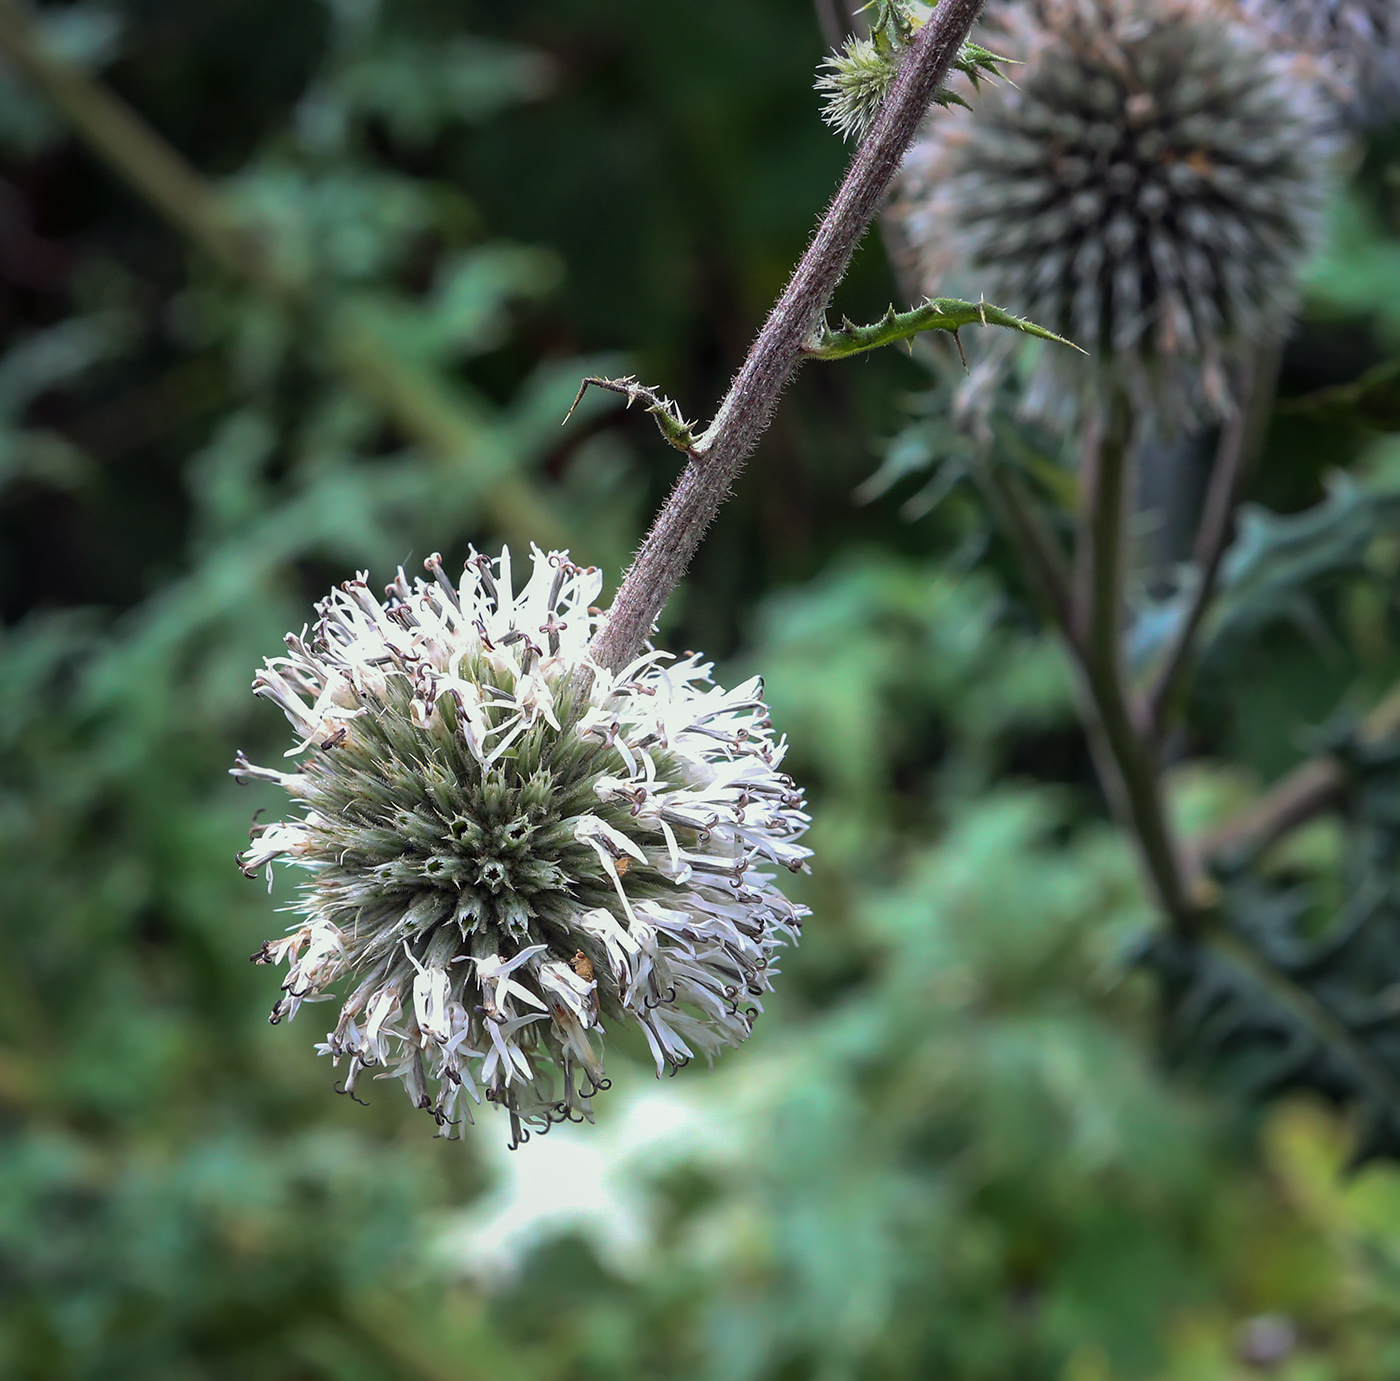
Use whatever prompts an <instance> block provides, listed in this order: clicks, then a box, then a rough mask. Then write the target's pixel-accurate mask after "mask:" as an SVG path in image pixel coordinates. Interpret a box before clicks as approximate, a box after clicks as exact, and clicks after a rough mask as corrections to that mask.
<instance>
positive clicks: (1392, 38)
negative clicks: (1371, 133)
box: [1239, 0, 1400, 121]
mask: <svg viewBox="0 0 1400 1381" xmlns="http://www.w3.org/2000/svg"><path fill="white" fill-rule="evenodd" d="M1239 8H1240V11H1241V13H1242V14H1244V15H1245V16H1246V17H1247V18H1248V19H1249V20H1250V21H1251V22H1252V23H1254V24H1256V25H1258V26H1259V27H1260V29H1261V30H1262V31H1263V32H1264V33H1265V34H1266V35H1267V36H1268V37H1269V38H1270V39H1271V40H1272V41H1274V42H1275V43H1277V44H1279V45H1280V46H1281V47H1283V48H1285V49H1287V50H1290V51H1295V52H1299V53H1305V54H1308V55H1309V56H1311V57H1314V58H1316V59H1317V60H1318V61H1319V62H1320V63H1321V64H1322V68H1323V73H1324V77H1325V79H1326V80H1325V85H1326V88H1327V89H1328V90H1329V91H1330V93H1331V94H1332V95H1333V96H1335V97H1336V98H1337V99H1338V100H1339V102H1340V103H1341V105H1342V108H1343V109H1344V110H1345V111H1346V113H1347V114H1348V115H1349V116H1352V117H1359V118H1360V119H1361V120H1363V121H1369V120H1383V119H1387V118H1394V116H1395V114H1396V112H1397V111H1400V3H1397V0H1239Z"/></svg>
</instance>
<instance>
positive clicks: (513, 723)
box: [234, 550, 809, 1145]
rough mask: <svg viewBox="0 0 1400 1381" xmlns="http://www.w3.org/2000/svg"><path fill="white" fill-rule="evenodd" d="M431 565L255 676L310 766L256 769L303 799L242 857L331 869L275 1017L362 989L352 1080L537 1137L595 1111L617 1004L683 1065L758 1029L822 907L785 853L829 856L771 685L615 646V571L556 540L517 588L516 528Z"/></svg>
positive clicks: (248, 768) (278, 945)
mask: <svg viewBox="0 0 1400 1381" xmlns="http://www.w3.org/2000/svg"><path fill="white" fill-rule="evenodd" d="M426 565H427V569H428V572H429V575H430V577H431V578H430V579H428V580H422V579H420V580H416V581H414V583H413V584H412V585H410V584H409V582H408V581H407V580H406V579H405V578H404V574H403V572H402V570H401V571H400V572H399V575H398V578H397V579H396V580H395V581H394V583H393V584H392V585H390V586H389V587H388V589H387V590H386V591H385V599H384V601H383V602H382V603H381V602H380V601H379V600H378V599H376V598H375V597H374V595H373V594H371V592H370V590H369V588H368V586H367V585H366V584H365V580H364V578H363V577H360V578H357V579H355V580H352V581H350V582H348V583H347V584H345V585H343V586H342V587H341V588H340V589H338V590H335V591H333V592H332V593H331V595H330V596H329V598H327V599H325V600H323V601H322V602H321V603H320V604H319V605H318V606H317V613H318V616H319V617H318V619H317V622H316V624H315V626H314V628H312V629H310V630H305V629H304V630H303V631H302V633H301V635H300V636H297V635H295V634H292V635H289V636H288V638H287V649H288V652H287V655H286V656H285V657H274V658H270V659H269V660H268V661H267V662H266V663H265V664H264V668H263V670H262V671H260V672H259V673H258V675H257V678H256V680H255V681H254V683H253V688H254V690H255V691H256V693H257V694H258V695H260V696H263V697H264V698H266V699H268V700H271V701H273V702H274V703H275V704H277V705H279V706H280V707H281V708H282V710H283V712H284V713H285V714H286V716H287V718H288V719H289V720H290V721H291V723H292V726H293V728H294V729H295V731H296V735H297V738H298V742H297V745H296V747H295V748H293V749H292V751H291V752H290V753H289V754H288V756H289V757H298V758H300V763H299V765H298V767H297V770H295V771H287V772H281V771H276V770H273V769H270V768H263V767H255V766H253V765H252V764H250V763H249V762H248V761H247V760H246V759H245V758H243V757H242V755H240V757H239V761H238V765H237V767H236V768H235V769H234V773H235V775H236V776H238V777H241V778H254V779H258V780H263V781H270V782H276V783H278V784H279V785H281V786H283V787H285V788H286V790H287V792H288V793H289V795H290V796H291V797H292V800H293V803H294V804H295V806H296V808H297V809H296V814H295V816H294V817H293V818H291V819H288V820H285V821H283V822H281V823H278V824H272V825H265V826H261V827H257V828H255V834H254V839H253V843H252V846H251V847H250V848H249V849H248V850H247V851H246V852H245V853H244V854H243V855H241V857H240V859H239V862H240V865H241V866H242V867H243V869H244V871H245V873H246V874H247V875H248V876H249V877H254V876H257V875H258V874H259V873H260V872H262V871H264V870H265V871H266V873H267V877H268V881H269V885H270V883H271V879H272V867H271V865H272V864H273V863H274V862H275V861H284V862H287V863H290V864H293V865H295V866H296V867H299V868H301V869H303V870H305V872H306V873H307V875H308V876H307V878H306V881H305V884H304V886H303V888H302V890H301V895H300V899H299V901H298V902H297V903H296V906H295V910H296V911H297V912H298V913H299V916H300V919H299V921H298V923H297V924H296V925H295V926H294V927H293V928H292V929H291V931H290V933H289V934H288V935H286V936H285V937H284V938H282V939H278V940H272V941H269V942H268V943H267V944H265V945H264V946H263V947H262V949H261V950H260V951H259V952H258V953H257V954H256V955H254V956H253V957H254V959H255V960H256V961H257V962H259V963H269V964H272V963H275V964H283V963H285V964H286V965H287V974H286V977H285V979H284V980H283V983H282V992H283V996H282V997H281V999H280V1000H279V1001H278V1003H277V1005H276V1006H275V1007H274V1008H273V1010H272V1021H273V1022H274V1023H277V1022H280V1021H282V1020H283V1019H284V1018H287V1019H290V1018H291V1017H293V1016H295V1015H296V1013H297V1011H298V1009H299V1008H300V1007H301V1005H302V1004H303V1003H304V1002H313V1001H318V1000H327V999H330V998H331V996H332V989H334V990H336V992H335V996H336V999H337V1000H339V1001H340V1004H341V1005H340V1012H339V1016H338V1018H337V1020H336V1022H335V1026H334V1029H333V1030H332V1031H331V1032H330V1033H329V1034H328V1035H327V1037H326V1040H325V1042H324V1044H322V1045H320V1046H319V1047H318V1049H319V1050H320V1051H321V1053H323V1054H328V1055H330V1056H331V1058H332V1059H333V1061H334V1062H335V1063H336V1064H337V1065H339V1064H341V1063H342V1062H343V1064H344V1066H345V1076H344V1083H343V1084H342V1085H341V1086H340V1087H341V1089H342V1090H343V1091H344V1092H346V1093H350V1094H353V1093H354V1090H355V1088H356V1085H357V1082H358V1081H359V1079H360V1077H361V1075H362V1074H363V1072H364V1071H365V1070H373V1071H376V1074H375V1077H377V1078H397V1079H400V1080H402V1081H403V1085H404V1087H405V1089H407V1091H408V1096H409V1098H410V1099H411V1101H412V1102H413V1103H414V1104H415V1106H417V1107H419V1108H422V1109H425V1110H426V1111H428V1112H429V1113H431V1114H432V1116H433V1117H434V1118H435V1119H436V1120H437V1122H438V1124H439V1126H440V1127H444V1128H450V1127H451V1126H454V1125H455V1124H457V1123H458V1122H459V1121H460V1120H461V1118H462V1117H463V1116H465V1117H466V1118H467V1119H468V1120H471V1104H472V1103H479V1102H480V1101H481V1099H482V1098H483V1097H484V1098H485V1099H486V1100H487V1101H488V1102H492V1103H495V1104H497V1105H498V1106H500V1107H502V1108H504V1109H505V1110H506V1111H507V1113H508V1114H509V1117H510V1125H511V1131H512V1144H513V1145H516V1144H519V1143H520V1142H522V1141H523V1140H525V1139H526V1138H527V1137H528V1136H529V1133H530V1131H531V1130H534V1131H544V1130H546V1129H547V1128H548V1127H549V1126H550V1125H551V1124H552V1123H554V1122H557V1121H562V1120H564V1119H570V1120H575V1121H579V1120H583V1119H587V1118H591V1110H590V1099H591V1098H592V1097H593V1096H594V1095H595V1094H596V1093H597V1092H598V1091H599V1090H601V1089H604V1088H606V1087H607V1084H608V1081H607V1079H606V1076H605V1074H604V1068H603V1031H604V1026H605V1023H608V1022H613V1023H624V1022H634V1023H635V1024H636V1025H637V1026H638V1027H640V1028H641V1031H642V1033H643V1034H644V1035H645V1037H646V1040H647V1043H648V1044H649V1046H650V1048H651V1053H652V1055H653V1057H654V1058H655V1061H656V1068H657V1073H658V1074H660V1073H661V1072H662V1071H663V1070H666V1069H669V1070H671V1071H672V1072H674V1071H675V1070H676V1069H678V1068H680V1067H681V1066H683V1065H685V1064H686V1063H688V1062H689V1061H690V1060H691V1059H693V1058H694V1057H695V1056H696V1055H702V1056H704V1057H705V1058H706V1059H713V1057H714V1056H715V1055H716V1054H717V1053H718V1052H719V1051H720V1050H722V1049H723V1048H724V1047H725V1046H729V1045H734V1044H736V1043H737V1042H739V1041H741V1040H743V1039H744V1038H745V1037H746V1036H747V1035H748V1034H749V1030H750V1028H751V1026H752V1023H753V1020H754V1017H755V1016H756V1015H757V1013H758V1012H759V1011H760V1010H761V998H762V995H763V994H764V993H766V992H768V991H770V989H771V980H772V977H773V974H774V973H775V972H776V970H775V968H774V966H773V960H774V956H775V953H776V951H777V950H778V949H779V947H780V946H781V945H783V944H784V943H785V942H789V941H793V940H795V938H796V936H797V933H798V930H799V928H800V925H801V918H802V917H803V916H804V915H805V914H806V912H805V910H804V908H802V907H799V906H796V905H794V904H793V903H792V902H790V901H788V900H787V898H785V897H784V896H783V894H782V893H781V892H780V891H779V890H778V888H777V887H776V885H775V884H774V880H773V877H772V876H771V870H772V868H773V866H774V865H776V866H777V867H779V868H788V869H791V870H793V871H794V872H796V871H800V870H802V869H803V868H804V866H805V861H806V859H807V858H808V857H809V851H808V850H807V849H805V848H804V847H803V846H802V845H801V843H800V842H799V841H800V839H801V837H802V835H803V833H804V831H805V830H806V828H807V824H808V817H807V816H806V815H805V814H804V813H803V808H802V807H803V798H802V793H801V792H800V791H799V790H798V788H797V787H796V786H795V785H794V784H793V781H792V779H791V778H790V777H787V776H785V775H783V773H782V771H781V764H782V760H783V755H784V752H785V748H786V745H785V743H784V742H783V741H782V740H780V739H779V740H775V739H774V737H773V733H772V727H771V724H770V721H769V717H768V712H767V709H766V708H765V706H764V704H763V699H762V695H763V685H762V682H761V681H760V680H758V679H757V678H754V679H753V680H750V681H746V682H745V683H744V684H743V685H741V686H737V687H736V688H734V689H733V690H725V689H723V688H722V687H720V686H717V685H716V684H715V683H714V682H713V680H712V679H711V675H710V671H711V668H710V666H709V665H708V664H707V663H705V662H703V661H701V660H700V658H699V657H697V656H695V655H693V654H692V655H688V656H686V657H683V658H681V659H679V660H674V659H672V658H670V657H668V656H667V655H666V654H664V653H661V652H656V651H650V650H648V651H647V652H646V653H645V654H644V655H643V656H641V657H639V658H638V659H637V660H636V661H635V662H633V663H632V665H631V666H628V667H626V668H625V669H624V670H623V671H621V672H619V673H617V674H613V673H611V672H608V671H607V670H605V669H602V668H599V667H597V666H595V665H594V664H592V663H591V662H590V661H589V660H588V654H587V648H588V643H589V639H590V638H591V637H592V635H593V633H594V632H595V631H596V629H597V626H598V624H599V623H600V621H601V618H602V615H601V612H600V611H599V610H598V609H597V608H595V607H594V601H595V600H596V599H597V598H598V595H599V592H600V590H601V588H602V575H601V573H600V572H599V571H597V570H596V569H581V568H579V567H577V566H575V565H573V564H571V563H570V561H569V559H568V557H567V556H566V555H564V554H562V553H559V552H554V553H551V554H549V555H547V556H546V555H545V554H544V553H542V552H540V551H539V550H535V551H534V552H533V560H532V568H531V571H530V573H529V578H528V579H527V580H526V581H525V582H524V585H523V587H522V588H521V589H520V590H519V591H518V592H517V590H516V588H515V578H514V572H513V571H512V568H511V559H510V553H509V552H508V551H503V552H502V553H501V555H500V557H499V558H497V559H496V560H494V561H493V560H490V559H488V558H486V557H484V556H480V555H476V554H473V555H472V557H471V559H470V560H469V561H468V562H467V565H466V569H465V571H464V572H463V575H462V578H461V580H460V581H459V582H456V583H454V582H453V581H452V580H451V579H450V578H449V577H448V575H447V573H446V572H445V571H444V569H443V567H442V564H441V561H440V559H439V558H438V557H436V556H434V557H430V558H429V559H428V561H427V563H426ZM585 668H586V669H587V670H588V671H591V672H592V678H591V684H588V677H587V675H586V674H585V675H584V676H583V677H582V678H580V677H578V676H577V675H576V673H579V672H580V671H581V670H582V669H585ZM580 680H582V682H583V688H582V689H581V687H580ZM464 1095H465V1096H464ZM449 1134H450V1132H449Z"/></svg>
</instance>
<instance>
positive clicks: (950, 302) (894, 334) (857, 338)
mask: <svg viewBox="0 0 1400 1381" xmlns="http://www.w3.org/2000/svg"><path fill="white" fill-rule="evenodd" d="M979 325H980V326H1004V327H1006V328H1007V329H1008V330H1011V331H1021V332H1023V333H1024V334H1025V335H1028V336H1036V337H1038V338H1039V339H1041V340H1049V341H1054V342H1055V344H1057V345H1068V346H1069V347H1070V349H1071V350H1079V347H1078V346H1077V345H1075V344H1074V342H1073V341H1068V340H1066V339H1065V338H1064V337H1063V336H1057V335H1056V334H1055V333H1054V332H1053V331H1047V330H1046V329H1045V327H1043V326H1037V325H1036V324H1035V323H1034V322H1033V321H1026V320H1024V319H1023V318H1022V317H1018V316H1012V314H1011V313H1010V312H1008V311H1004V310H1003V309H1002V308H1001V307H994V306H992V304H991V303H990V302H963V301H962V300H960V299H959V298H955V297H932V298H929V299H928V300H927V301H926V302H924V303H923V305H922V306H919V307H915V308H913V309H912V310H911V311H908V312H896V311H895V309H894V308H893V307H891V308H890V309H889V311H888V312H886V313H885V315H884V316H883V317H882V318H881V319H880V320H879V321H877V322H876V323H875V324H874V325H873V326H857V325H855V323H854V322H851V321H849V320H846V319H845V318H842V321H841V325H840V327H839V328H838V329H837V330H834V331H833V330H832V329H831V328H830V327H829V326H827V325H826V324H825V323H823V324H822V326H821V327H820V328H819V329H818V330H817V333H816V334H815V335H814V336H813V337H812V339H811V340H810V341H808V342H807V344H806V345H805V346H804V347H803V353H804V354H805V355H807V356H808V358H810V359H814V360H843V359H845V358H846V357H847V356H848V355H859V354H862V353H863V352H865V351H866V350H877V349H879V347H880V346H882V345H893V344H894V342H895V341H901V340H912V339H913V337H915V336H917V335H918V334H919V333H920V332H921V331H947V332H948V333H949V334H951V335H952V336H953V338H954V339H955V340H956V339H957V334H958V331H959V330H961V329H962V327H964V326H979ZM1084 353H1085V352H1084V351H1082V350H1080V354H1084Z"/></svg>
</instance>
